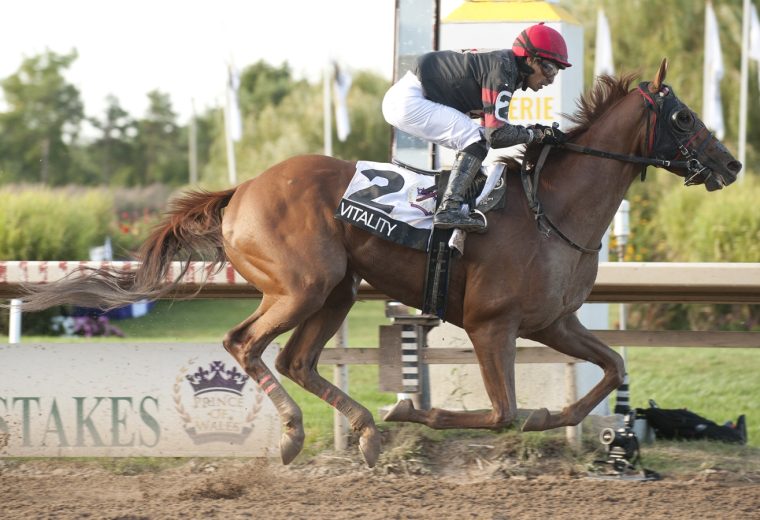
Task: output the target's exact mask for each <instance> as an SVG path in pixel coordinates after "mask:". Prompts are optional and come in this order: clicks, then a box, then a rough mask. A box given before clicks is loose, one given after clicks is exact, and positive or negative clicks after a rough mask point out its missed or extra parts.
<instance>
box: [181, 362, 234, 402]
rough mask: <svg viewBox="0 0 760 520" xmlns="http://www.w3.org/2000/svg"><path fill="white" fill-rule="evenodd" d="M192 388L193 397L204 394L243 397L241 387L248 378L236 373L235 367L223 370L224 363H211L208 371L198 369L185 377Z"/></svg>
mask: <svg viewBox="0 0 760 520" xmlns="http://www.w3.org/2000/svg"><path fill="white" fill-rule="evenodd" d="M185 377H186V378H187V380H188V381H190V385H191V386H192V387H193V392H194V393H195V395H200V394H205V393H206V392H230V393H233V394H237V395H243V387H244V386H245V383H246V382H247V381H248V376H247V375H245V374H242V373H241V372H238V370H237V367H234V366H233V367H232V368H231V369H229V370H225V367H224V363H223V362H221V361H212V362H211V363H209V369H208V370H205V369H204V368H203V367H198V370H196V371H195V373H194V374H190V375H187V376H185Z"/></svg>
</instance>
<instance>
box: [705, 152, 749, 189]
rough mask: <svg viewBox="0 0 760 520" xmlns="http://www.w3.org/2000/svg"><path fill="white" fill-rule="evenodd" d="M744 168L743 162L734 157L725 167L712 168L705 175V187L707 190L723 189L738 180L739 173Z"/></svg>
mask: <svg viewBox="0 0 760 520" xmlns="http://www.w3.org/2000/svg"><path fill="white" fill-rule="evenodd" d="M741 170H742V163H740V162H739V161H737V160H736V159H733V160H731V161H729V162H728V163H727V164H726V165H725V166H724V167H723V168H719V169H716V170H714V169H712V168H710V173H709V174H707V175H706V177H705V189H707V191H716V190H721V189H723V188H724V187H726V186H728V185H729V184H731V183H733V182H734V181H735V180H736V177H737V175H739V172H740V171H741Z"/></svg>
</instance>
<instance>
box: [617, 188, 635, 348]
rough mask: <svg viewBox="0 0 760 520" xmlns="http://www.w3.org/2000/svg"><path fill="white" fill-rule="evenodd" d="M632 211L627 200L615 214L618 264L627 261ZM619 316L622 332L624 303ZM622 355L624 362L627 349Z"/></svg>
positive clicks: (623, 327)
mask: <svg viewBox="0 0 760 520" xmlns="http://www.w3.org/2000/svg"><path fill="white" fill-rule="evenodd" d="M630 211H631V205H630V204H629V203H628V201H627V200H625V199H623V201H622V202H621V203H620V207H619V208H618V210H617V213H615V221H614V224H613V227H612V231H613V233H614V234H615V239H616V241H617V250H618V262H624V261H625V246H626V244H627V243H628V235H630V234H631V231H630V229H631V228H630V218H629V214H630ZM618 316H619V318H620V330H625V318H626V316H625V304H624V303H621V304H620V310H619V313H618ZM620 355H621V356H623V361H625V347H621V348H620Z"/></svg>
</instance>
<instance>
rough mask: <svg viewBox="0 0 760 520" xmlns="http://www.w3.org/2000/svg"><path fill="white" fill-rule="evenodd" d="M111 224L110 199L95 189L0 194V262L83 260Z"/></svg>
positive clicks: (27, 189) (16, 190)
mask: <svg viewBox="0 0 760 520" xmlns="http://www.w3.org/2000/svg"><path fill="white" fill-rule="evenodd" d="M112 219H113V197H112V196H111V195H109V194H108V192H106V191H103V190H96V189H82V188H65V189H50V188H47V187H42V186H23V187H5V188H2V189H0V260H87V259H89V249H90V247H93V246H95V245H98V244H102V243H103V241H104V240H105V237H106V235H107V234H108V227H109V223H110V222H111V220H112Z"/></svg>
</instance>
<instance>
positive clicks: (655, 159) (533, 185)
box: [520, 82, 713, 254]
mask: <svg viewBox="0 0 760 520" xmlns="http://www.w3.org/2000/svg"><path fill="white" fill-rule="evenodd" d="M637 90H638V92H639V94H641V96H642V97H643V98H644V104H645V106H646V108H647V109H648V110H649V114H648V115H647V130H646V134H645V138H644V150H645V151H646V155H645V156H639V155H628V154H620V153H616V152H607V151H604V150H598V149H596V148H589V147H587V146H580V145H577V144H575V143H570V142H564V143H561V144H545V145H544V146H543V148H542V149H541V152H540V153H539V156H538V160H537V161H536V163H535V166H533V165H531V164H529V163H528V161H525V160H523V164H522V168H521V172H520V177H521V179H522V184H523V189H524V190H525V195H526V196H527V198H528V206H529V207H530V209H531V211H532V212H533V215H534V218H535V220H536V223H537V224H538V229H539V231H541V233H543V234H544V235H545V236H547V237H548V236H549V234H550V233H551V232H552V231H554V232H555V233H556V234H557V236H559V237H560V238H561V239H562V240H564V241H565V242H566V243H567V244H568V245H569V246H570V247H572V248H573V249H576V250H578V251H580V252H581V253H585V254H592V253H598V252H599V251H600V250H601V249H602V244H599V246H598V247H596V248H593V249H592V248H588V247H584V246H581V245H580V244H577V243H576V242H575V241H573V240H572V239H571V238H569V237H568V236H567V235H565V234H564V233H562V231H561V230H560V229H559V228H558V227H557V226H556V225H555V224H554V223H553V222H552V221H551V219H550V218H549V217H548V216H547V215H546V213H544V211H543V207H542V206H541V202H540V201H539V200H538V179H539V175H540V173H541V169H542V168H543V165H544V162H545V161H546V157H547V156H548V154H549V151H550V150H551V149H552V148H553V147H556V148H562V149H565V150H570V151H573V152H577V153H582V154H586V155H593V156H595V157H602V158H605V159H615V160H618V161H623V162H628V163H633V164H640V165H642V171H641V180H642V181H643V180H644V179H645V177H646V169H647V166H656V167H658V168H668V169H671V168H672V169H683V170H686V171H687V172H688V174H687V175H685V176H684V183H685V184H686V185H687V186H690V185H693V184H703V183H705V182H706V181H707V180H708V179H710V178H711V177H712V175H713V174H712V172H711V171H710V169H709V168H707V167H706V166H704V165H703V164H702V163H701V162H700V160H699V159H698V154H699V153H700V151H701V150H702V149H703V148H704V146H705V145H706V144H707V143H708V141H709V139H710V137H712V136H711V134H710V132H709V131H708V130H707V128H705V126H704V124H703V123H702V122H701V121H699V120H698V119H697V118H696V116H695V115H694V113H693V112H692V111H691V110H690V109H689V108H688V107H687V106H686V105H684V104H683V103H681V101H680V100H679V99H678V98H677V97H676V96H675V95H672V92H671V90H670V88H669V87H667V86H665V85H663V86H662V87H661V88H660V89H659V90H658V91H657V92H655V93H652V92H650V90H649V82H643V83H640V84H639V86H638V89H637ZM556 127H557V124H556V123H555V126H554V128H556ZM697 127H699V128H698V129H697V131H696V132H695V131H694V129H695V128H697ZM551 131H552V129H545V130H544V132H550V133H551ZM666 157H667V158H666Z"/></svg>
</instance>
